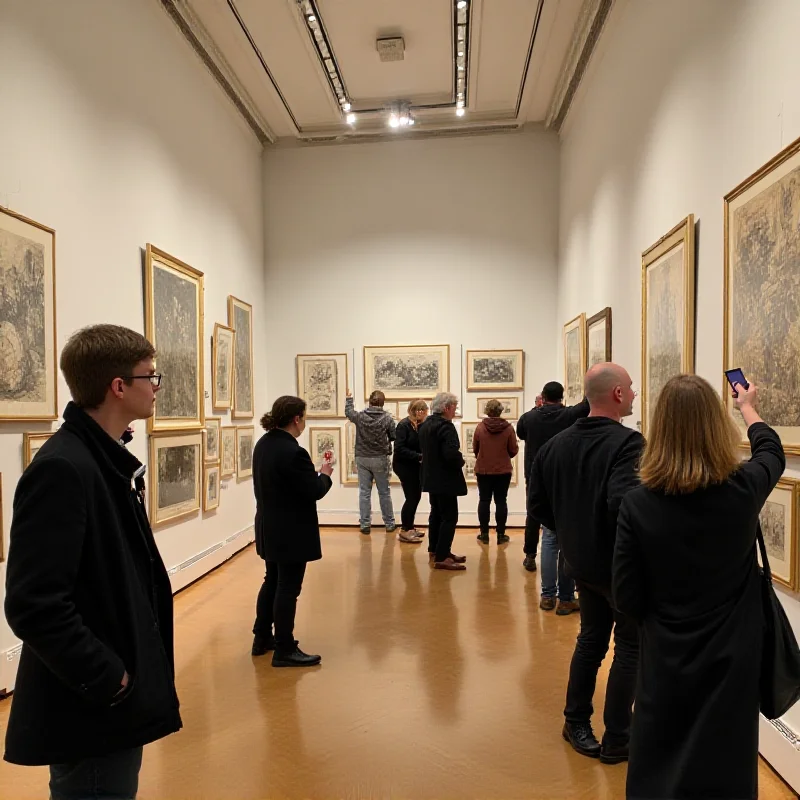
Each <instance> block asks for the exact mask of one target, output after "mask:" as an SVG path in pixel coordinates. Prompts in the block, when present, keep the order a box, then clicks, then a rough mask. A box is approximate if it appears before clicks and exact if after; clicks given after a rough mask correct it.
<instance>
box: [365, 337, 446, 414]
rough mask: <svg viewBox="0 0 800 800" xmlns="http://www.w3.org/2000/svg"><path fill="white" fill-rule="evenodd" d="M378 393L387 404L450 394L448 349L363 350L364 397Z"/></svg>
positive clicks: (434, 346)
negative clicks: (381, 393) (378, 391)
mask: <svg viewBox="0 0 800 800" xmlns="http://www.w3.org/2000/svg"><path fill="white" fill-rule="evenodd" d="M376 389H380V391H382V392H383V393H384V394H385V395H386V399H387V400H414V399H415V398H417V397H433V396H434V395H435V394H438V393H439V392H447V391H449V390H450V345H448V344H437V345H409V346H402V345H391V346H388V347H365V348H364V397H369V396H370V395H371V394H372V392H374V391H375V390H376Z"/></svg>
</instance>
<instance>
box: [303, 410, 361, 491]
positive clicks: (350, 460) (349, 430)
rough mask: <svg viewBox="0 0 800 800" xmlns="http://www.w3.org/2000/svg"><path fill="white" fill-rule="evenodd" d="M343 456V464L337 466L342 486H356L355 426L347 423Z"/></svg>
mask: <svg viewBox="0 0 800 800" xmlns="http://www.w3.org/2000/svg"><path fill="white" fill-rule="evenodd" d="M344 455H345V457H344V462H342V463H341V464H340V466H339V470H340V472H339V474H340V475H341V480H342V484H343V485H344V486H358V467H356V426H355V425H354V424H353V423H352V422H348V423H346V424H345V426H344ZM312 458H313V456H312Z"/></svg>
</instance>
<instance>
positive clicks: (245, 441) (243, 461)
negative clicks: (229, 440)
mask: <svg viewBox="0 0 800 800" xmlns="http://www.w3.org/2000/svg"><path fill="white" fill-rule="evenodd" d="M252 468H253V437H252V435H251V434H245V435H240V436H239V472H247V471H249V470H251V469H252Z"/></svg>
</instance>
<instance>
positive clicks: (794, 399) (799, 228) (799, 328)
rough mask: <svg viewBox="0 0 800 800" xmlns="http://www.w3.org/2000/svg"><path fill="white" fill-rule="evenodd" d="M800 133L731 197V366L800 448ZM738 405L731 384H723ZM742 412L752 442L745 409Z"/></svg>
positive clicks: (788, 443) (727, 326)
mask: <svg viewBox="0 0 800 800" xmlns="http://www.w3.org/2000/svg"><path fill="white" fill-rule="evenodd" d="M799 281H800V139H797V140H796V141H795V142H793V143H792V144H790V145H789V146H788V147H787V148H786V149H785V150H783V151H782V152H780V153H778V155H777V156H775V158H773V159H772V161H770V162H769V163H768V164H765V165H764V166H763V167H762V168H761V169H760V170H758V172H756V173H755V174H754V175H751V176H750V177H749V178H748V179H747V180H745V181H744V182H743V183H741V184H740V185H739V186H737V187H736V188H735V189H734V190H733V191H732V192H730V194H728V195H727V196H726V197H725V322H724V330H725V334H724V336H725V339H724V364H725V367H724V368H725V369H731V368H734V367H741V369H742V370H743V371H744V374H745V376H746V377H747V380H748V381H752V382H753V383H755V385H756V386H758V401H759V411H760V412H761V416H762V417H763V418H764V421H765V422H766V423H768V424H769V425H771V426H772V427H773V428H775V430H776V431H777V432H778V434H779V435H780V437H781V441H782V442H783V447H784V450H786V452H788V453H793V454H795V455H798V454H800V371H798V369H797V365H798V363H800V291H798V282H799ZM723 397H725V398H726V402H727V403H728V408H729V409H730V410H731V412H732V413H733V401H732V398H731V396H730V389H728V388H723ZM734 419H735V420H736V423H737V424H738V425H739V429H740V430H741V432H742V446H743V447H747V448H749V443H748V442H747V438H746V436H745V428H744V424H743V423H742V420H741V417H740V415H739V414H738V412H737V413H736V414H734Z"/></svg>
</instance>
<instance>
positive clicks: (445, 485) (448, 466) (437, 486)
mask: <svg viewBox="0 0 800 800" xmlns="http://www.w3.org/2000/svg"><path fill="white" fill-rule="evenodd" d="M419 444H420V449H421V450H422V490H423V491H425V492H431V493H432V494H449V495H456V496H460V497H463V496H464V495H465V494H466V493H467V481H466V479H465V478H464V472H463V467H464V456H463V455H462V454H461V444H460V442H459V441H458V432H457V431H456V426H455V425H453V423H452V422H451V421H450V420H447V419H445V418H444V417H443V416H442V415H441V414H431V416H429V417H428V419H426V420H425V423H424V425H421V426H420V429H419Z"/></svg>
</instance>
